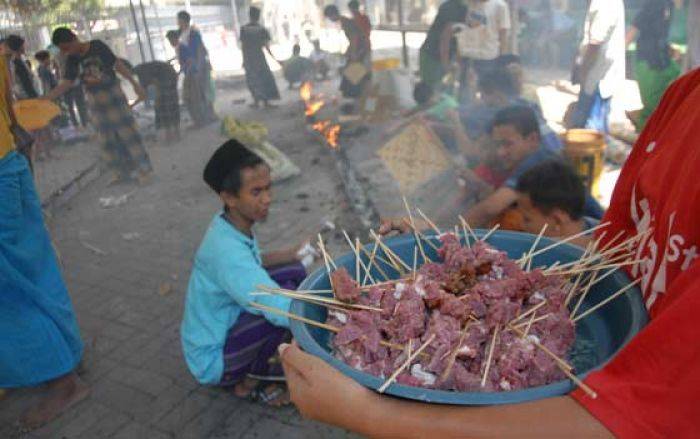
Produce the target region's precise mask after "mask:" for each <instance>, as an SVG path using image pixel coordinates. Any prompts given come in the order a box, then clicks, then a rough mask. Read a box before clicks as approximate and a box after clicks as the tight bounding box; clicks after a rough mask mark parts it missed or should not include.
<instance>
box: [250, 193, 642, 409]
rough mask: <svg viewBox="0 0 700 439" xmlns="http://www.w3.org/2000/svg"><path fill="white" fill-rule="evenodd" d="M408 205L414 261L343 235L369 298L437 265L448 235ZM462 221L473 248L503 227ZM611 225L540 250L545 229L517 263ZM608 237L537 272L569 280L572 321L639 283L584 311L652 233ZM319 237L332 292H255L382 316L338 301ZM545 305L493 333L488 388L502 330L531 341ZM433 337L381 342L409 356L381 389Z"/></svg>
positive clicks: (566, 369) (567, 370)
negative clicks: (477, 227) (478, 230)
mask: <svg viewBox="0 0 700 439" xmlns="http://www.w3.org/2000/svg"><path fill="white" fill-rule="evenodd" d="M404 203H405V207H406V210H407V212H408V214H409V216H408V218H409V225H410V226H411V229H412V231H413V235H414V238H415V242H416V244H415V247H414V251H413V261H404V260H403V259H401V258H400V257H399V256H398V255H397V254H396V253H395V252H394V251H392V250H391V249H390V248H389V247H388V246H387V245H386V244H385V243H384V242H383V241H382V238H381V237H380V236H379V235H378V234H377V233H375V232H374V231H373V230H370V236H371V237H372V239H373V242H372V243H371V250H369V249H370V245H367V246H363V245H361V243H360V241H359V239H358V238H355V240H354V241H353V240H352V239H351V237H350V236H349V235H348V234H347V233H346V232H343V235H344V237H345V239H346V241H347V243H348V246H349V247H350V249H351V251H352V253H353V254H354V255H355V270H354V272H355V273H354V275H355V282H356V284H357V285H358V286H359V289H360V290H361V291H362V292H363V293H365V294H366V293H367V291H368V290H369V289H370V288H373V287H378V286H391V285H396V284H398V283H400V282H406V281H410V280H411V279H413V280H414V281H415V276H416V271H417V267H418V266H419V264H421V265H422V264H426V263H431V262H433V261H431V259H430V258H429V257H428V256H427V253H426V252H425V247H424V245H425V246H428V247H431V248H432V249H434V250H437V249H438V246H439V242H440V241H439V239H440V237H442V236H444V234H443V232H442V231H441V230H440V229H439V228H438V227H437V226H436V225H435V223H434V222H433V221H432V220H430V218H428V216H427V215H425V214H424V213H423V212H422V211H421V210H420V209H416V212H417V213H418V215H420V216H421V217H422V218H423V219H424V220H425V221H426V222H427V223H428V224H430V226H431V228H432V229H433V231H434V232H435V235H426V234H424V233H423V232H421V231H419V230H418V228H417V227H416V226H415V221H414V217H413V212H412V211H411V209H410V207H409V205H408V203H407V202H406V200H405V199H404ZM459 219H460V227H461V231H462V235H463V240H464V242H465V245H466V246H467V247H470V246H471V245H473V244H475V243H477V242H479V241H481V242H484V241H486V240H487V239H488V238H489V237H490V236H491V235H492V234H493V233H494V232H495V231H496V230H497V229H498V226H495V227H494V228H492V229H491V230H489V231H488V232H487V233H485V234H484V235H483V236H482V237H481V238H480V239H479V238H478V237H477V235H476V234H475V232H474V231H473V230H472V228H471V227H470V226H469V224H468V223H467V222H466V221H465V220H464V218H461V217H460V218H459ZM608 225H609V224H608V223H604V224H600V225H598V226H596V227H594V228H592V229H589V230H586V231H584V232H581V233H578V234H575V235H572V236H570V237H567V238H564V239H561V240H560V241H558V242H555V243H553V244H550V245H547V246H545V247H543V248H540V249H538V248H537V246H538V244H539V243H540V241H541V238H542V236H543V235H544V232H545V231H546V226H545V227H543V229H542V230H541V232H540V234H539V235H538V236H537V238H536V239H535V241H534V242H533V245H532V247H531V248H530V250H529V251H528V252H527V253H525V254H524V255H523V257H522V258H520V259H519V260H517V263H518V264H519V265H520V266H521V267H523V268H524V269H526V270H527V271H528V272H529V271H531V270H532V262H533V260H534V258H535V257H536V256H538V255H541V254H544V253H546V252H548V251H551V250H553V249H555V248H556V247H558V246H559V245H562V244H564V243H567V242H571V241H573V240H575V239H577V238H579V237H581V236H584V235H586V234H591V233H593V232H595V231H597V230H599V229H603V228H605V227H606V226H608ZM448 233H452V232H448ZM647 233H648V232H647ZM455 234H456V235H459V228H456V229H455ZM604 234H605V232H602V234H601V236H600V238H598V239H597V240H596V241H593V242H591V243H590V244H589V245H588V246H587V248H586V249H585V251H584V253H583V254H582V256H581V258H580V259H578V260H576V261H573V262H569V263H564V264H561V263H559V262H557V263H555V264H552V265H550V266H549V267H537V268H535V270H540V271H541V272H542V274H544V275H545V276H557V278H562V279H566V283H567V284H568V285H563V286H564V287H566V288H567V295H566V305H570V304H573V307H572V309H571V315H570V318H571V320H572V322H578V321H580V320H581V319H583V318H585V317H586V316H588V315H590V314H592V313H593V312H595V311H597V310H598V309H600V307H602V306H605V305H606V304H608V303H610V302H611V301H613V300H614V299H616V298H617V297H619V296H621V295H622V294H624V293H626V292H627V291H628V290H629V289H631V288H633V287H634V286H636V285H637V282H632V283H630V284H628V285H627V286H625V287H624V288H621V289H620V290H618V291H616V292H614V293H613V294H611V295H609V296H608V297H607V298H606V299H604V300H602V301H601V302H600V303H598V304H596V305H594V306H592V307H590V308H588V309H587V310H585V311H583V312H580V313H579V312H578V311H579V309H580V308H581V305H582V303H583V302H584V300H585V298H586V296H587V295H588V293H589V291H590V290H591V288H592V287H593V286H594V285H596V284H597V283H599V282H601V281H602V280H603V279H605V278H606V277H608V276H610V275H612V274H614V273H615V272H616V271H617V270H618V269H619V268H621V267H625V266H631V265H634V264H636V263H638V262H639V261H636V260H632V259H631V258H632V257H633V251H632V250H631V249H632V248H633V246H634V244H635V243H636V242H638V241H641V240H643V239H644V238H645V237H646V236H647V234H646V233H644V234H639V235H635V236H632V237H630V238H627V239H625V240H622V241H620V239H621V237H622V234H618V235H617V236H615V237H614V238H613V239H612V240H610V241H609V242H608V243H607V244H606V245H605V246H602V247H600V243H601V241H602V238H603V237H604ZM318 238H319V240H318V248H319V250H320V252H321V254H322V257H323V260H324V265H325V268H326V271H327V274H328V276H329V279H330V280H331V289H330V290H306V291H293V290H285V289H280V288H271V287H265V286H260V287H259V291H258V292H256V293H254V294H256V295H257V294H274V295H281V296H285V297H289V298H291V299H295V300H301V301H305V302H308V303H312V304H314V305H318V306H323V307H326V308H328V309H329V312H334V313H336V314H337V313H342V312H347V311H366V312H377V313H381V311H382V309H381V308H379V307H373V306H367V305H362V304H359V303H348V302H345V301H342V300H339V299H338V298H337V297H335V291H336V287H335V286H334V285H333V280H332V279H333V277H332V276H331V275H332V274H333V273H334V272H335V271H336V270H338V267H337V266H336V265H335V263H334V261H333V258H332V257H331V255H330V254H329V252H328V251H327V249H326V246H325V244H324V242H323V239H322V237H321V236H320V235H319V237H318ZM363 255H364V256H365V257H366V260H364V259H363V257H362V256H363ZM419 260H420V262H419ZM411 262H412V263H411ZM387 271H393V272H395V276H393V277H398V278H394V279H392V276H390V275H389V274H388V273H387ZM329 296H330V297H329ZM545 303H546V301H543V302H540V303H539V304H537V305H534V306H533V307H531V308H530V309H528V310H526V311H524V312H522V313H520V314H519V315H517V316H516V317H515V318H513V319H512V320H511V321H510V322H508V323H506V324H505V325H503V326H502V327H500V326H499V327H496V328H495V330H494V331H493V334H492V335H491V337H492V339H491V340H490V342H489V344H488V357H487V361H486V364H485V370H484V372H483V377H482V386H483V383H485V381H486V379H487V378H486V377H487V376H488V372H489V368H490V366H491V364H492V357H493V347H494V345H495V344H496V339H497V337H498V336H499V332H500V333H504V332H512V333H514V334H517V335H518V336H519V337H521V338H523V339H524V338H526V337H527V336H528V333H529V331H530V328H531V327H532V326H533V325H535V324H537V323H538V322H541V321H543V320H546V319H547V318H549V317H550V315H551V313H549V314H547V313H545V314H542V315H537V313H538V311H539V310H540V308H541V307H542V306H544V305H545ZM250 306H252V307H255V308H258V309H261V310H263V311H266V312H271V313H276V314H281V315H284V316H286V317H288V318H290V319H293V320H298V321H301V322H303V323H305V324H308V325H311V326H315V327H318V328H322V329H325V330H328V331H330V332H333V333H338V332H339V331H340V329H341V328H340V327H338V326H334V325H332V324H329V323H323V322H318V321H315V320H313V319H309V318H306V317H303V316H299V315H296V314H293V313H290V312H286V311H282V310H279V309H277V308H272V307H268V306H265V305H261V304H258V303H255V302H251V303H250ZM468 319H469V321H472V320H474V321H477V319H476V318H475V317H474V316H472V315H470V316H468ZM468 326H469V322H467V323H466V324H465V326H464V328H463V331H464V332H466V330H467V327H468ZM433 338H434V337H432V338H429V339H428V340H426V341H425V342H424V343H423V345H421V346H420V347H419V348H418V349H414V346H413V344H412V343H406V344H399V343H392V342H389V341H386V340H381V341H380V344H381V345H382V346H385V347H386V348H388V349H390V350H395V351H403V352H404V353H405V354H406V355H405V356H406V361H405V363H404V364H402V365H401V366H400V367H398V368H397V369H396V370H395V371H394V373H393V374H391V376H390V377H389V378H388V379H387V380H386V381H385V383H384V385H382V386H381V388H380V391H382V392H383V391H384V390H385V389H386V388H387V387H389V386H390V384H391V383H392V382H394V381H395V380H396V378H397V377H398V376H399V375H400V374H401V373H402V372H403V371H404V370H405V369H406V368H407V367H409V366H410V365H411V362H412V361H413V360H415V358H417V357H418V356H422V357H425V356H426V354H425V353H424V350H425V348H426V347H427V346H429V345H430V343H431V342H432V341H433ZM460 341H461V339H460ZM533 344H534V345H535V346H536V347H537V348H538V349H539V350H541V351H542V352H543V353H544V354H545V355H546V356H547V357H549V358H551V359H552V360H553V361H554V362H555V363H556V365H557V367H558V368H559V369H560V370H561V371H562V373H563V374H564V375H565V376H566V377H568V378H569V379H570V380H572V381H573V382H574V383H575V384H576V385H577V386H579V387H580V388H581V389H582V390H584V391H585V392H586V393H587V394H588V395H590V396H591V397H594V398H595V397H596V396H597V394H596V392H595V391H594V390H593V389H591V388H590V387H589V386H587V385H586V384H585V383H583V382H581V380H579V379H578V377H576V375H574V374H573V370H574V368H573V367H572V366H571V365H570V364H568V363H567V362H566V361H565V360H564V359H562V358H560V357H559V356H557V355H556V354H554V353H553V352H551V350H550V349H548V348H547V347H545V346H544V345H542V344H540V343H539V342H538V341H537V339H536V338H535V339H534V340H533ZM459 346H460V344H458V345H457V347H459ZM455 351H456V349H455ZM453 356H456V352H450V356H449V358H450V361H451V362H454V359H453ZM447 372H449V371H447Z"/></svg>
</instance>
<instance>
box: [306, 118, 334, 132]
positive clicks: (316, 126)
mask: <svg viewBox="0 0 700 439" xmlns="http://www.w3.org/2000/svg"><path fill="white" fill-rule="evenodd" d="M330 124H331V123H330V122H329V121H327V120H322V121H320V122H316V123H315V124H313V125H311V128H313V129H315V130H316V131H318V132H319V133H321V134H323V132H324V131H325V130H326V128H328V126H329V125H330Z"/></svg>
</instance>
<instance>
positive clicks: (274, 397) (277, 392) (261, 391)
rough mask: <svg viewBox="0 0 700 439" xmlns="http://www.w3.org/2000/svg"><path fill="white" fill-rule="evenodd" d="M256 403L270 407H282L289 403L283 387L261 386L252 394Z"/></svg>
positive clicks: (276, 385) (275, 385) (285, 389)
mask: <svg viewBox="0 0 700 439" xmlns="http://www.w3.org/2000/svg"><path fill="white" fill-rule="evenodd" d="M252 395H254V398H255V401H256V402H263V403H265V404H266V405H268V406H270V407H284V406H286V405H289V404H290V403H291V400H290V399H289V393H288V392H287V388H286V386H284V385H279V384H273V385H270V384H261V385H260V386H258V388H257V389H256V390H254V391H253V392H252Z"/></svg>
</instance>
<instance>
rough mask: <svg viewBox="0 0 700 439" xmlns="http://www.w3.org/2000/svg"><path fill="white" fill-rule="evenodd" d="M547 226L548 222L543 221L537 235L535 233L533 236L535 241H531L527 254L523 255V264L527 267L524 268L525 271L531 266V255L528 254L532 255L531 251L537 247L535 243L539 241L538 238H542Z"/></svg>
mask: <svg viewBox="0 0 700 439" xmlns="http://www.w3.org/2000/svg"><path fill="white" fill-rule="evenodd" d="M548 226H549V223H544V225H543V226H542V230H540V233H539V235H537V238H535V241H534V242H533V243H532V247H530V251H528V252H527V256H525V259H526V260H527V264H525V265H527V268H526V269H525V271H530V267H531V266H532V257H531V256H530V255H532V253H533V252H534V251H535V249H536V248H537V244H539V243H540V240H541V239H542V235H544V232H545V231H546V230H547V227H548ZM525 265H523V267H525Z"/></svg>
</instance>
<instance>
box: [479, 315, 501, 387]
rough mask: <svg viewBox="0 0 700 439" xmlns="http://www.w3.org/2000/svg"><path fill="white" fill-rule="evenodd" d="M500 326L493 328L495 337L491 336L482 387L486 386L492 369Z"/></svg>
mask: <svg viewBox="0 0 700 439" xmlns="http://www.w3.org/2000/svg"><path fill="white" fill-rule="evenodd" d="M498 327H499V325H496V327H495V328H494V330H493V337H492V338H491V345H490V346H489V356H488V358H487V359H486V367H485V368H484V376H483V377H482V378H481V387H484V386H486V379H487V378H488V376H489V370H490V369H491V359H492V358H493V351H494V348H495V347H496V337H497V336H498Z"/></svg>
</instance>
